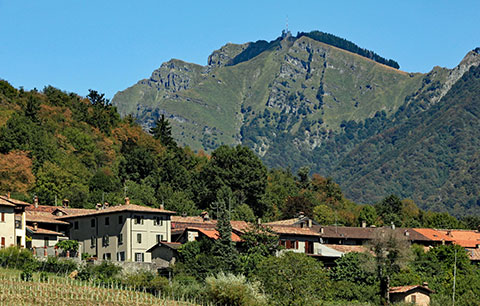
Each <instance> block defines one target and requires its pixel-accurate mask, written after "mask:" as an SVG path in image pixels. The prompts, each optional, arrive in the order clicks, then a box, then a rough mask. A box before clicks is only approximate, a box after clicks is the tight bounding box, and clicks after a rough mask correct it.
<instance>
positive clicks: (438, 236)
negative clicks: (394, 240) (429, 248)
mask: <svg viewBox="0 0 480 306" xmlns="http://www.w3.org/2000/svg"><path fill="white" fill-rule="evenodd" d="M413 230H414V231H415V232H417V233H419V234H421V235H423V236H425V237H427V238H428V239H429V240H432V241H439V242H441V241H452V239H451V238H450V237H448V236H447V235H446V234H444V233H442V232H440V231H438V230H436V229H433V228H414V229H413Z"/></svg>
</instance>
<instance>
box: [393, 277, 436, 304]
mask: <svg viewBox="0 0 480 306" xmlns="http://www.w3.org/2000/svg"><path fill="white" fill-rule="evenodd" d="M431 293H433V290H431V289H430V288H428V285H427V284H425V283H424V285H423V286H420V285H414V286H399V287H391V288H390V289H389V295H390V301H391V302H393V303H399V302H404V303H411V304H413V305H421V306H428V305H430V294H431Z"/></svg>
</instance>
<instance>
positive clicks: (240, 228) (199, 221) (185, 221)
mask: <svg viewBox="0 0 480 306" xmlns="http://www.w3.org/2000/svg"><path fill="white" fill-rule="evenodd" d="M230 224H231V225H232V230H233V231H236V232H238V233H244V232H245V231H247V230H248V228H249V227H250V224H249V223H248V222H245V221H230ZM187 227H198V228H205V229H215V228H216V227H217V220H208V221H204V220H203V218H202V217H181V216H172V230H183V229H185V228H187Z"/></svg>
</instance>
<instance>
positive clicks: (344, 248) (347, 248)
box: [323, 244, 371, 254]
mask: <svg viewBox="0 0 480 306" xmlns="http://www.w3.org/2000/svg"><path fill="white" fill-rule="evenodd" d="M323 245H325V246H327V247H329V248H332V249H334V250H336V251H339V252H342V253H345V254H346V253H353V252H356V253H367V252H368V253H371V252H370V250H369V249H368V248H366V247H364V246H363V245H346V244H323Z"/></svg>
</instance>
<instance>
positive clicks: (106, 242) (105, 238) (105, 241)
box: [102, 235, 110, 247]
mask: <svg viewBox="0 0 480 306" xmlns="http://www.w3.org/2000/svg"><path fill="white" fill-rule="evenodd" d="M109 244H110V237H108V235H105V236H103V238H102V245H103V246H104V247H107V246H108V245H109Z"/></svg>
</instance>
